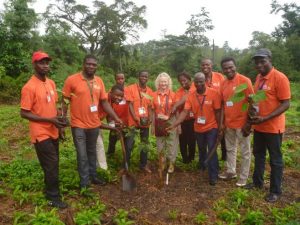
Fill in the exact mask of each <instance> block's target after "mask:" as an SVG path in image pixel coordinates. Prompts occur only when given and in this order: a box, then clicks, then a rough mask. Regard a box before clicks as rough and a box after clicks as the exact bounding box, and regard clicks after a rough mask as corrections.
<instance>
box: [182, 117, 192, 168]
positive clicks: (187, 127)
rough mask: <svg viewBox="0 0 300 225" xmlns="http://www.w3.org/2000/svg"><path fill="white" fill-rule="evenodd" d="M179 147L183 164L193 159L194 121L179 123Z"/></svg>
mask: <svg viewBox="0 0 300 225" xmlns="http://www.w3.org/2000/svg"><path fill="white" fill-rule="evenodd" d="M179 146H180V152H181V156H182V161H183V162H184V163H187V162H191V161H192V160H194V159H195V149H196V138H195V132H194V120H193V119H191V120H185V121H183V122H182V123H181V134H180V135H179Z"/></svg>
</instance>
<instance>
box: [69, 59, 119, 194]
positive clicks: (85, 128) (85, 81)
mask: <svg viewBox="0 0 300 225" xmlns="http://www.w3.org/2000/svg"><path fill="white" fill-rule="evenodd" d="M96 70H97V59H96V57H95V56H93V55H87V56H86V57H85V58H84V60H83V71H82V72H80V73H77V74H74V75H71V76H69V77H68V78H67V79H66V81H65V84H64V87H63V95H64V97H65V98H66V99H69V101H70V114H71V128H72V135H73V141H74V144H75V147H76V152H77V169H78V172H79V176H80V188H82V189H85V188H87V187H88V186H89V184H90V179H91V182H92V183H93V184H99V185H104V184H105V181H104V180H102V179H100V178H98V177H97V173H96V142H97V138H98V134H99V127H100V125H101V121H100V119H99V104H101V107H102V108H103V110H104V112H106V113H107V114H108V115H109V116H111V117H112V118H113V119H114V120H115V121H116V122H117V123H120V124H122V123H123V122H122V120H121V119H120V118H119V117H118V116H117V115H116V113H115V112H114V111H113V109H112V108H111V106H110V104H109V103H108V101H107V94H106V92H105V86H104V84H103V81H102V79H101V78H100V77H98V76H95V73H96Z"/></svg>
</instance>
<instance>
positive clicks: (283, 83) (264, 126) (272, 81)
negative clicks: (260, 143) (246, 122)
mask: <svg viewBox="0 0 300 225" xmlns="http://www.w3.org/2000/svg"><path fill="white" fill-rule="evenodd" d="M254 90H255V92H256V91H257V90H265V91H266V96H267V98H266V100H264V101H261V102H259V104H258V107H259V112H258V115H259V116H266V115H268V114H270V113H271V112H273V111H274V110H275V109H276V108H277V107H278V106H279V105H280V100H287V99H290V98H291V90H290V82H289V80H288V78H287V77H286V75H284V74H283V73H281V72H280V71H278V70H276V69H275V68H272V70H271V71H270V72H269V73H268V74H267V75H266V76H264V77H263V76H262V75H260V74H259V75H258V76H257V77H256V81H255V85H254ZM254 129H255V130H256V131H259V132H266V133H276V134H278V133H283V132H284V131H285V115H284V113H282V114H280V115H279V116H276V117H274V118H272V119H270V120H268V121H266V122H263V123H261V124H257V125H255V126H254Z"/></svg>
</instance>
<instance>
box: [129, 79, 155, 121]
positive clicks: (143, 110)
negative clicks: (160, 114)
mask: <svg viewBox="0 0 300 225" xmlns="http://www.w3.org/2000/svg"><path fill="white" fill-rule="evenodd" d="M141 92H143V93H145V94H147V95H149V96H151V97H152V95H153V91H152V90H151V89H150V88H149V87H146V88H145V89H141V88H140V87H139V85H138V84H132V85H129V86H128V87H127V93H128V96H127V101H129V102H132V104H133V109H134V113H135V116H136V117H137V118H138V119H140V117H149V112H148V107H152V100H151V99H148V98H146V97H144V96H143V95H142V93H141ZM129 114H130V113H129ZM128 125H129V126H137V124H136V122H135V121H134V120H133V118H132V116H129V118H128Z"/></svg>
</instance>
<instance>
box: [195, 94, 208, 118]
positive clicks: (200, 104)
mask: <svg viewBox="0 0 300 225" xmlns="http://www.w3.org/2000/svg"><path fill="white" fill-rule="evenodd" d="M205 97H206V95H203V98H202V102H201V103H200V100H199V98H198V95H197V94H196V98H197V101H198V103H199V106H200V115H202V114H203V113H202V112H203V105H204V102H205Z"/></svg>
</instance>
